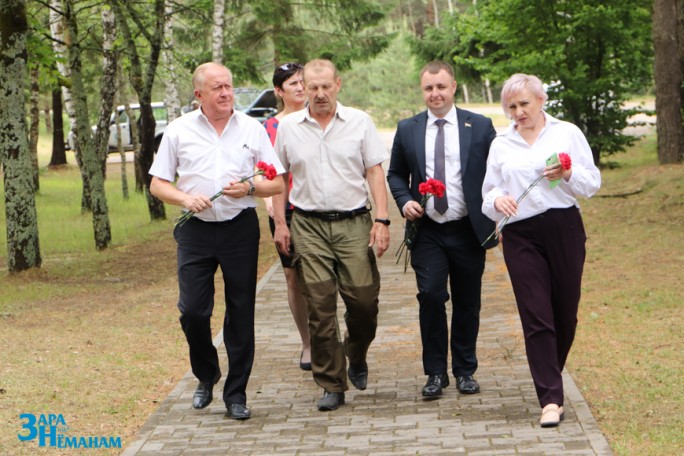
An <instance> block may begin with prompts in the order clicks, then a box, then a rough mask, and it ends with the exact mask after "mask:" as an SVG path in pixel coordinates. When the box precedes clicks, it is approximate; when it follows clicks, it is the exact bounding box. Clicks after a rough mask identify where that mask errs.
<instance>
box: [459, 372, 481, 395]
mask: <svg viewBox="0 0 684 456" xmlns="http://www.w3.org/2000/svg"><path fill="white" fill-rule="evenodd" d="M456 386H458V391H459V392H460V393H461V394H476V393H479V392H480V385H478V384H477V382H476V381H475V379H474V378H473V376H472V375H463V376H460V375H459V376H457V377H456Z"/></svg>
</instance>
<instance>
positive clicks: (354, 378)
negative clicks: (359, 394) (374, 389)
mask: <svg viewBox="0 0 684 456" xmlns="http://www.w3.org/2000/svg"><path fill="white" fill-rule="evenodd" d="M347 374H349V380H350V381H351V382H352V385H354V387H355V388H356V389H358V390H361V391H363V390H365V389H366V386H367V385H368V364H366V362H365V361H364V362H363V364H362V365H361V366H352V365H351V364H350V365H349V369H348V370H347Z"/></svg>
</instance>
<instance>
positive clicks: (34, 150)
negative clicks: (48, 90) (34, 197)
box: [29, 66, 40, 193]
mask: <svg viewBox="0 0 684 456" xmlns="http://www.w3.org/2000/svg"><path fill="white" fill-rule="evenodd" d="M38 77H39V73H38V66H35V67H33V68H31V70H30V81H31V85H30V89H29V93H30V97H29V117H30V119H31V123H30V127H29V154H30V155H31V165H32V166H33V188H34V189H35V191H36V193H37V192H38V191H39V190H40V180H39V179H38V135H39V130H40V106H39V104H38V101H39V98H40V85H39V84H38Z"/></svg>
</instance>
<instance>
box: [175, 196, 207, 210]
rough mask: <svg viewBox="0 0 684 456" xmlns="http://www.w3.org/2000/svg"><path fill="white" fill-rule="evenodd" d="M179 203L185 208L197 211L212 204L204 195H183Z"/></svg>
mask: <svg viewBox="0 0 684 456" xmlns="http://www.w3.org/2000/svg"><path fill="white" fill-rule="evenodd" d="M181 205H182V206H183V207H184V208H186V209H187V210H189V211H191V212H194V213H197V212H202V211H203V210H205V209H207V208H209V207H211V206H212V204H211V198H209V197H208V196H205V195H188V194H186V195H185V198H184V199H183V201H182V203H181Z"/></svg>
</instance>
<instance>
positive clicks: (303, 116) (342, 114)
mask: <svg viewBox="0 0 684 456" xmlns="http://www.w3.org/2000/svg"><path fill="white" fill-rule="evenodd" d="M290 115H291V116H293V117H294V118H295V119H297V122H298V123H300V122H304V121H305V120H306V121H308V122H316V121H315V120H314V118H313V117H311V113H310V112H309V107H308V106H306V107H305V108H304V109H302V110H301V111H297V112H293V113H292V114H290ZM335 117H337V118H339V119H341V120H346V119H347V118H348V117H349V108H348V107H346V106H344V105H343V104H342V103H340V102H339V101H338V102H337V106H336V107H335Z"/></svg>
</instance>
